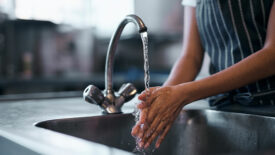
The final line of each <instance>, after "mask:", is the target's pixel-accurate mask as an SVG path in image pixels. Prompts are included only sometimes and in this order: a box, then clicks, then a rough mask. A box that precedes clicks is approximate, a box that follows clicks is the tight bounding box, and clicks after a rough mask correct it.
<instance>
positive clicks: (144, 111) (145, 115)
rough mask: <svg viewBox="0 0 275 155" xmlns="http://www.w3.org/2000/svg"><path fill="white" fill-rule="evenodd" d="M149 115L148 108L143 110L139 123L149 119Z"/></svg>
mask: <svg viewBox="0 0 275 155" xmlns="http://www.w3.org/2000/svg"><path fill="white" fill-rule="evenodd" d="M147 115H148V108H145V109H143V110H141V111H140V114H139V123H145V121H146V119H147Z"/></svg>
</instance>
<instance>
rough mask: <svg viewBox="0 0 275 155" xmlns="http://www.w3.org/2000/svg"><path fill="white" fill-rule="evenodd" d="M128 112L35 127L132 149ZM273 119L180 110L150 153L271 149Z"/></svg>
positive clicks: (191, 154)
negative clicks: (165, 134) (160, 141)
mask: <svg viewBox="0 0 275 155" xmlns="http://www.w3.org/2000/svg"><path fill="white" fill-rule="evenodd" d="M134 124H135V122H134V116H132V114H115V115H104V116H94V117H82V118H69V119H57V120H49V121H44V122H40V123H38V124H36V126H37V127H41V128H45V129H49V130H53V131H57V132H60V133H64V134H68V135H71V136H75V137H79V138H83V139H86V140H89V141H93V142H97V143H101V144H104V145H108V146H111V147H115V148H119V149H122V150H126V151H129V152H132V151H133V150H134V149H135V146H136V145H135V139H134V138H133V137H132V136H131V134H130V132H131V128H132V127H133V125H134ZM274 131H275V118H273V117H267V116H259V115H251V114H241V113H231V112H221V111H213V110H185V111H182V112H181V114H180V115H179V117H178V118H177V120H176V122H175V123H174V125H173V127H172V128H171V130H170V131H169V133H168V135H167V136H166V138H165V140H164V141H163V143H162V145H161V147H160V148H159V149H157V150H155V151H154V152H151V153H152V154H157V155H162V154H163V155H167V154H174V155H179V154H181V155H183V154H186V155H198V154H228V153H229V154H231V153H233V154H234V153H237V154H238V153H241V154H242V153H244V152H245V153H249V152H250V153H255V152H258V151H262V150H270V149H271V150H272V149H273V148H275V132H274Z"/></svg>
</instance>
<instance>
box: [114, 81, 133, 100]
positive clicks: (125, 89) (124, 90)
mask: <svg viewBox="0 0 275 155" xmlns="http://www.w3.org/2000/svg"><path fill="white" fill-rule="evenodd" d="M136 93H137V89H136V87H135V86H134V85H133V84H132V83H127V84H123V85H122V86H121V87H120V89H119V91H118V94H119V96H122V97H123V98H124V102H127V101H129V100H131V99H132V98H133V97H134V96H135V95H136Z"/></svg>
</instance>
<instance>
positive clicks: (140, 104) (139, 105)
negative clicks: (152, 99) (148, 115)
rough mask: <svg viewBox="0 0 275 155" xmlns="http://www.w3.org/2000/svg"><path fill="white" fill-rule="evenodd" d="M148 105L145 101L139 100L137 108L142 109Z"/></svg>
mask: <svg viewBox="0 0 275 155" xmlns="http://www.w3.org/2000/svg"><path fill="white" fill-rule="evenodd" d="M148 106H149V104H148V103H147V102H140V103H138V104H137V108H138V109H144V108H146V107H148Z"/></svg>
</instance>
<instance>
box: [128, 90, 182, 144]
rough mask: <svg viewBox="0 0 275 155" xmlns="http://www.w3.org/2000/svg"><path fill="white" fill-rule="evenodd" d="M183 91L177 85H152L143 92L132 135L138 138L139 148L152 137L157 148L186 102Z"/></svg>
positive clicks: (150, 140) (149, 141)
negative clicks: (138, 116) (138, 117)
mask: <svg viewBox="0 0 275 155" xmlns="http://www.w3.org/2000/svg"><path fill="white" fill-rule="evenodd" d="M184 96H185V95H184V93H183V92H182V91H179V88H178V87H177V86H169V87H154V88H150V90H149V92H143V93H142V94H141V95H140V96H139V99H140V100H141V101H142V102H141V103H140V104H139V105H138V108H139V109H140V110H141V113H140V120H139V121H138V122H137V124H136V125H135V126H134V128H133V130H132V135H133V136H135V137H137V138H139V139H140V141H139V142H138V144H139V146H140V147H141V148H148V147H149V145H150V144H151V143H152V141H153V140H154V139H156V138H157V137H158V139H157V142H156V144H155V147H156V148H158V147H159V145H160V144H161V142H162V141H163V139H164V137H165V136H166V134H167V133H168V131H169V129H170V128H171V126H172V124H173V122H174V120H175V119H176V118H177V116H178V114H179V113H180V111H181V109H182V107H183V106H184V105H185V104H186V100H185V99H186V98H185V97H184Z"/></svg>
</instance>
